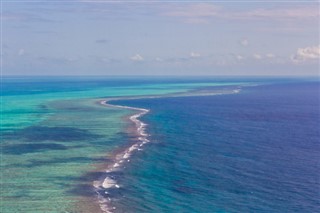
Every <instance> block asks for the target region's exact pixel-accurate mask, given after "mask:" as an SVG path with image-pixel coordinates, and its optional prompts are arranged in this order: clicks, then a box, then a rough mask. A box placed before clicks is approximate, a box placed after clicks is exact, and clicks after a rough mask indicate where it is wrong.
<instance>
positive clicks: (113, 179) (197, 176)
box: [0, 77, 320, 213]
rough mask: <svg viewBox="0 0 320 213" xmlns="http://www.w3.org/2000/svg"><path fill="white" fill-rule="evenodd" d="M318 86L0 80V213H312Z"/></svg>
mask: <svg viewBox="0 0 320 213" xmlns="http://www.w3.org/2000/svg"><path fill="white" fill-rule="evenodd" d="M319 142H320V82H319V79H318V78H313V79H297V78H291V79H275V78H264V79H259V78H233V79H231V78H213V77H210V78H200V77H197V78H182V79H181V78H146V77H144V78H142V77H139V78H111V79H110V78H109V79H108V78H95V77H91V78H88V77H77V78H76V77H51V78H49V77H33V78H31V77H4V78H3V79H2V91H1V182H0V183H1V193H0V196H1V200H0V202H1V203H0V212H1V213H18V212H19V213H20V212H26V213H67V212H69V213H103V212H105V213H106V212H115V213H118V212H126V213H144V212H146V213H147V212H148V213H149V212H150V213H151V212H152V213H153V212H163V213H171V212H172V213H176V212H181V213H182V212H183V213H184V212H186V213H187V212H188V213H189V212H190V213H194V212H199V213H207V212H213V213H214V212H217V213H222V212H231V213H233V212H266V213H267V212H268V213H269V212H279V213H280V212H281V213H282V212H304V213H307V212H320V185H319V184H320V175H319V174H320V158H319V156H320V143H319Z"/></svg>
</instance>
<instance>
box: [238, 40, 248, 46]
mask: <svg viewBox="0 0 320 213" xmlns="http://www.w3.org/2000/svg"><path fill="white" fill-rule="evenodd" d="M240 44H241V45H242V46H244V47H246V46H248V45H249V41H248V40H247V39H242V40H241V41H240Z"/></svg>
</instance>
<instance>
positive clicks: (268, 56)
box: [266, 53, 275, 58]
mask: <svg viewBox="0 0 320 213" xmlns="http://www.w3.org/2000/svg"><path fill="white" fill-rule="evenodd" d="M266 57H267V58H274V57H275V55H274V54H272V53H267V54H266Z"/></svg>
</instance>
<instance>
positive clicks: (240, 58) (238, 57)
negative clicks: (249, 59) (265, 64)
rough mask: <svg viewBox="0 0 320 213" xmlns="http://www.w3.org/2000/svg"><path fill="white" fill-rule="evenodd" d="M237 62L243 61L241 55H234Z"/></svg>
mask: <svg viewBox="0 0 320 213" xmlns="http://www.w3.org/2000/svg"><path fill="white" fill-rule="evenodd" d="M236 58H237V60H239V61H241V60H243V59H244V57H243V56H242V55H236Z"/></svg>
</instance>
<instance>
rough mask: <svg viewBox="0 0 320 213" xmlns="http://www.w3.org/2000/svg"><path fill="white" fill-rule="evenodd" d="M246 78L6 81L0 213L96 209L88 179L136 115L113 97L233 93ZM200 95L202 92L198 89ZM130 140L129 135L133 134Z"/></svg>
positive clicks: (124, 140)
mask: <svg viewBox="0 0 320 213" xmlns="http://www.w3.org/2000/svg"><path fill="white" fill-rule="evenodd" d="M250 82H251V81H243V80H239V79H238V80H233V81H230V80H221V79H219V80H214V79H211V80H207V79H206V80H204V79H196V80H192V79H191V80H190V79H150V78H149V79H148V78H145V79H118V78H112V79H106V78H104V79H101V78H100V79H99V78H63V77H57V78H52V77H51V78H45V77H35V78H26V77H19V78H16V77H5V78H4V79H3V84H2V94H1V98H2V99H1V116H2V118H1V133H2V134H1V137H2V139H1V212H3V213H9V212H10V213H12V212H33V213H36V212H39V213H40V212H100V207H99V205H98V203H97V202H98V199H97V194H96V192H95V191H94V190H93V187H92V184H93V181H95V180H97V179H99V178H101V177H102V176H103V175H104V172H105V171H104V170H105V168H106V166H107V165H108V163H110V161H112V159H113V157H114V154H115V153H118V152H119V151H121V150H123V149H125V148H126V147H128V146H129V145H130V144H132V142H133V141H132V140H133V139H132V140H130V137H129V135H130V134H129V133H130V132H131V130H130V128H131V126H132V124H130V122H128V120H127V119H126V118H127V117H128V116H129V115H132V114H133V113H135V112H134V110H131V109H124V108H115V107H106V106H103V105H101V104H99V102H100V101H101V100H104V99H105V98H107V97H108V98H110V97H137V96H149V97H150V96H159V95H160V96H163V95H165V96H167V95H168V94H174V95H181V94H182V93H186V92H191V91H194V90H195V89H199V88H203V89H204V90H205V89H207V88H209V87H210V88H211V87H214V88H217V89H218V90H219V91H220V92H221V91H229V90H230V91H233V90H234V89H235V88H238V85H247V84H250ZM202 92H203V91H202ZM132 137H133V136H132Z"/></svg>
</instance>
